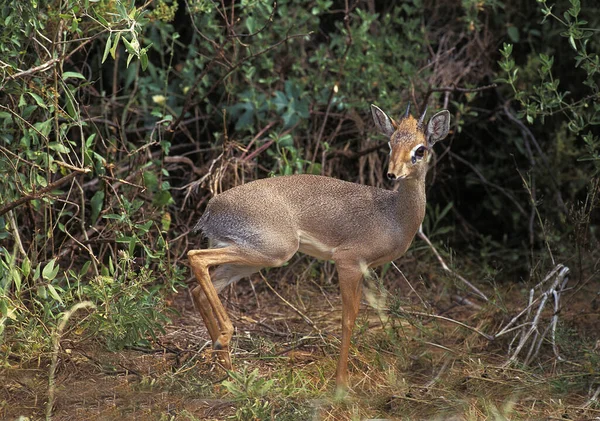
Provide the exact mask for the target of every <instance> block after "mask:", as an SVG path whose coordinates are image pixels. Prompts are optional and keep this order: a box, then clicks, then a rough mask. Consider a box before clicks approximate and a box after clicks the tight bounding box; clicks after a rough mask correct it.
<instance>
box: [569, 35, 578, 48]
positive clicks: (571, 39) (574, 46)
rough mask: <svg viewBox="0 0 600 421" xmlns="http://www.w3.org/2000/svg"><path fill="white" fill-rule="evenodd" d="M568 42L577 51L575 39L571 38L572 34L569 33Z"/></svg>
mask: <svg viewBox="0 0 600 421" xmlns="http://www.w3.org/2000/svg"><path fill="white" fill-rule="evenodd" d="M569 44H570V45H571V48H573V50H575V51H577V46H576V45H575V39H574V38H573V34H571V35H569Z"/></svg>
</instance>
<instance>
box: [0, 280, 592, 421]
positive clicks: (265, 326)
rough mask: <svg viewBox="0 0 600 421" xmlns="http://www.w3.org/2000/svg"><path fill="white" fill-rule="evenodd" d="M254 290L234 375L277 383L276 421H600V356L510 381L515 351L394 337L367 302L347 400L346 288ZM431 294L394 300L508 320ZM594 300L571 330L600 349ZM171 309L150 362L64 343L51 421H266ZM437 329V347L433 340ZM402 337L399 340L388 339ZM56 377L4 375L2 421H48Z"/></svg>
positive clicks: (191, 316) (181, 300)
mask: <svg viewBox="0 0 600 421" xmlns="http://www.w3.org/2000/svg"><path fill="white" fill-rule="evenodd" d="M254 283H255V284H256V287H255V288H250V283H249V282H248V281H241V283H240V286H239V287H238V288H237V289H236V290H232V291H230V292H229V293H228V294H226V297H227V306H228V308H229V309H230V314H231V317H232V320H233V322H234V325H235V326H236V335H235V337H234V344H233V361H234V364H235V366H236V369H237V370H238V371H242V372H244V373H248V372H251V371H253V370H254V369H258V372H259V374H260V376H261V378H264V379H272V378H274V379H277V385H278V386H277V388H276V389H273V390H272V393H271V394H267V395H265V396H267V397H268V398H267V397H265V396H259V397H258V401H262V400H263V399H270V402H269V404H270V405H271V407H272V409H271V415H270V419H283V420H287V419H289V420H293V419H298V420H305V419H314V420H337V419H348V420H350V419H352V420H353V419H376V418H378V419H440V420H441V419H444V420H463V419H464V420H472V419H569V420H584V419H600V405H598V402H597V401H596V402H595V403H594V402H591V401H590V397H591V396H592V395H593V392H594V388H596V387H600V382H593V381H591V382H590V381H589V376H590V375H592V376H593V375H598V370H599V368H598V367H597V366H596V367H594V366H593V364H594V362H598V361H600V356H594V355H593V353H594V352H597V353H598V354H599V355H600V349H599V347H596V349H595V351H594V348H593V347H592V348H590V349H589V351H586V352H590V353H591V354H592V356H591V357H590V358H588V359H585V358H584V360H583V361H577V362H573V363H572V364H573V365H574V366H573V367H570V366H568V367H566V368H565V367H564V364H563V365H561V364H558V366H555V367H554V368H552V367H551V364H550V368H548V367H549V363H548V361H550V360H551V352H549V353H548V354H547V355H548V357H547V360H545V361H542V362H540V363H536V364H534V365H533V366H532V367H530V368H523V367H521V368H520V367H516V368H507V367H504V366H503V363H504V362H505V361H506V354H504V353H503V352H504V350H505V347H506V344H505V343H502V342H501V343H490V342H489V341H486V340H485V339H482V338H481V337H479V335H477V334H474V333H473V332H470V331H468V330H465V329H463V328H460V327H459V326H457V325H455V324H452V323H446V322H444V321H439V320H426V319H419V320H417V321H415V320H412V321H406V320H400V319H399V320H396V321H395V322H393V323H391V324H390V322H389V321H386V317H387V316H386V315H385V314H382V312H381V311H378V310H376V309H375V307H377V306H376V305H374V303H373V301H372V299H371V300H370V299H368V298H365V299H364V300H363V304H362V307H361V313H360V315H359V320H358V322H357V327H356V329H355V334H354V340H353V348H352V352H351V365H350V367H351V384H352V385H353V390H352V391H351V392H350V393H349V395H348V396H347V397H346V398H345V399H341V400H340V399H336V397H335V395H334V378H333V377H334V372H335V363H336V359H337V353H338V343H339V336H338V335H339V331H340V328H339V324H340V315H341V302H340V298H339V294H338V293H337V286H336V285H335V283H331V284H327V283H325V284H326V285H327V287H323V286H322V284H319V285H318V284H316V283H312V284H310V285H306V284H299V283H284V284H283V285H278V286H277V288H276V289H277V292H278V294H280V296H278V295H276V294H275V293H274V292H273V291H271V290H270V289H269V288H268V287H267V286H265V283H264V282H263V281H261V279H260V278H258V279H255V280H254ZM421 284H422V285H425V284H424V283H421ZM421 284H419V286H420V288H417V290H416V291H411V290H410V289H409V288H408V287H401V288H399V289H398V290H396V291H395V292H394V294H404V296H405V297H407V299H409V300H410V301H411V302H415V303H417V304H415V308H417V309H418V310H420V311H423V305H425V304H426V305H428V306H429V305H430V306H431V307H430V308H431V310H432V312H433V313H437V314H439V315H443V316H444V317H447V318H450V319H454V320H458V321H460V322H462V323H465V324H467V325H469V326H472V327H474V328H476V329H479V330H483V331H493V329H494V328H495V327H496V326H494V323H493V320H494V319H495V318H496V319H497V317H498V316H497V313H495V314H491V313H493V311H488V310H485V309H482V308H480V307H479V305H480V304H481V303H479V304H478V303H477V302H476V300H474V299H471V300H469V303H470V304H469V303H467V304H465V303H462V304H459V303H458V302H457V301H456V300H455V299H454V300H450V299H449V298H446V297H451V296H452V294H449V293H448V291H446V290H445V288H446V287H445V286H444V285H438V286H435V287H433V288H429V289H427V288H426V287H424V286H422V285H421ZM425 289H427V290H425ZM503 293H504V294H505V296H506V297H508V296H510V295H511V294H512V295H513V298H514V301H515V302H516V301H518V299H519V297H520V296H521V295H522V292H519V291H518V290H516V289H515V288H507V290H506V291H504V292H503ZM591 293H592V290H591V289H590V290H584V291H580V292H578V294H580V297H579V298H578V297H575V296H572V297H571V298H570V300H567V301H566V304H565V308H564V312H563V315H562V316H561V317H562V318H563V320H564V322H565V323H568V325H569V326H571V328H574V327H577V328H578V331H577V332H578V333H577V335H579V336H580V337H586V338H588V339H590V338H592V339H593V338H594V337H595V338H596V339H600V335H599V334H598V328H597V326H600V317H599V315H598V311H597V309H594V308H593V306H594V304H593V303H594V301H593V300H589V294H591ZM442 297H444V298H442ZM582 297H588V299H585V300H583V299H582ZM421 300H424V301H427V303H425V302H422V301H421ZM404 303H405V304H406V302H404ZM388 304H389V303H388ZM172 305H173V307H174V308H175V309H176V310H177V311H178V313H179V314H178V315H176V316H173V317H172V323H171V324H170V325H168V326H167V328H166V332H165V334H163V335H161V336H160V338H159V341H158V342H157V343H154V344H153V347H152V348H134V349H126V350H122V351H119V352H109V351H107V350H106V349H105V348H104V347H103V346H102V345H101V344H98V343H95V342H94V340H93V339H91V338H90V339H86V340H84V341H82V340H80V338H78V337H73V335H71V337H67V338H65V339H63V340H62V341H61V346H62V351H63V352H62V353H61V354H60V358H59V364H58V371H57V377H56V389H55V390H56V395H55V404H54V408H53V412H52V414H53V419H54V420H68V421H75V420H115V419H119V420H175V419H177V420H225V419H236V418H237V419H259V418H252V417H247V413H244V412H240V411H242V409H244V408H246V409H248V410H249V411H250V413H252V411H253V410H254V409H252V408H253V407H252V405H253V403H252V399H253V398H252V393H253V392H252V390H250V391H247V393H248V396H249V397H250V399H245V400H244V399H240V397H239V396H236V395H235V393H232V391H231V390H229V389H227V388H226V387H224V385H223V383H222V381H223V380H224V379H226V377H227V376H226V373H225V372H224V371H223V370H222V369H221V368H220V367H219V366H218V365H216V364H215V363H214V359H213V358H212V354H211V352H210V344H209V342H208V340H207V338H208V335H207V332H206V330H205V328H204V325H203V323H202V320H201V319H200V317H199V315H198V314H197V312H196V311H195V309H194V308H193V305H192V302H191V299H190V297H189V292H188V291H187V290H182V291H180V292H179V293H178V294H177V295H176V296H174V297H173V299H172ZM390 308H391V307H390ZM515 308H516V309H517V308H519V307H518V306H515ZM507 313H508V314H511V313H512V312H511V311H508V312H507ZM512 314H514V313H512ZM392 325H393V327H394V328H393V329H390V326H392ZM429 329H431V330H432V331H434V332H435V333H433V334H431V335H430V334H429V333H424V332H426V331H428V330H429ZM392 331H393V332H396V333H398V335H397V336H398V338H392V339H390V338H389V335H390V332H392ZM594 335H595V336H594ZM586 343H589V340H588V341H587V342H586ZM599 343H600V342H599ZM565 352H568V350H565ZM48 364H49V361H48V360H41V359H40V360H39V361H37V362H34V363H31V362H30V363H28V364H27V366H23V365H19V363H18V362H16V361H15V362H14V364H12V365H11V366H6V367H4V368H2V370H1V371H0V378H1V379H2V387H1V388H0V418H1V419H5V420H16V419H19V417H21V416H23V417H28V418H29V419H41V418H44V417H45V413H46V402H47V397H48ZM553 364H555V365H556V364H557V363H553ZM578 373H579V374H578ZM577 376H580V377H585V376H588V377H586V378H587V379H588V380H586V382H587V383H586V384H589V386H588V388H589V390H588V393H587V394H586V393H584V391H583V389H582V388H583V386H581V384H580V383H577V382H574V381H573V379H574V378H575V379H576V378H578V377H577ZM553 382H554V383H556V384H554V383H553ZM574 385H576V386H577V387H574ZM569 388H571V390H570V389H569ZM599 390H600V389H599ZM596 398H598V397H596ZM244 405H246V406H244ZM240 408H242V409H240ZM244 414H246V415H244ZM494 414H496V415H494ZM244 417H247V418H244ZM264 419H269V417H267V418H264Z"/></svg>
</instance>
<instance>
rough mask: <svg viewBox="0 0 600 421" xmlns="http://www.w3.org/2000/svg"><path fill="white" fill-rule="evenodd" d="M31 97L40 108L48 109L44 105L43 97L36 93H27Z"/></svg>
mask: <svg viewBox="0 0 600 421" xmlns="http://www.w3.org/2000/svg"><path fill="white" fill-rule="evenodd" d="M27 93H28V94H29V95H31V97H32V98H33V99H34V100H35V102H36V103H37V105H38V106H40V107H42V108H43V109H47V108H48V107H46V104H44V100H43V99H42V97H41V96H39V95H38V94H36V93H33V92H27Z"/></svg>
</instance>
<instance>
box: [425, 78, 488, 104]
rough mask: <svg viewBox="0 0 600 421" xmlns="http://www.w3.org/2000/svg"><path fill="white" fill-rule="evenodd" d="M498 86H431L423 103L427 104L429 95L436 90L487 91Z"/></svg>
mask: <svg viewBox="0 0 600 421" xmlns="http://www.w3.org/2000/svg"><path fill="white" fill-rule="evenodd" d="M496 87H498V85H496V84H495V83H492V84H491V85H485V86H480V87H478V88H461V87H458V86H444V87H441V88H429V90H428V91H427V93H426V94H425V100H424V101H423V104H427V101H428V100H429V97H430V96H431V94H432V93H434V92H461V93H470V92H480V91H485V90H486V89H494V88H496Z"/></svg>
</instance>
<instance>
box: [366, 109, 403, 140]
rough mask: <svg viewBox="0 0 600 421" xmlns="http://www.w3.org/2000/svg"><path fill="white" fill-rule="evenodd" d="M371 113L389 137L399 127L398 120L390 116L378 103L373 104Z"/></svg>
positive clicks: (380, 128)
mask: <svg viewBox="0 0 600 421" xmlns="http://www.w3.org/2000/svg"><path fill="white" fill-rule="evenodd" d="M371 114H373V121H374V122H375V125H376V126H377V128H378V129H379V131H380V132H381V133H383V134H384V135H386V136H387V137H391V136H392V134H394V132H395V131H396V129H397V127H398V125H397V124H396V122H395V121H394V120H392V119H391V118H390V117H388V115H387V114H386V113H384V112H383V111H382V110H381V108H379V107H378V106H377V105H373V104H371Z"/></svg>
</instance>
